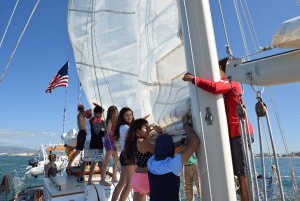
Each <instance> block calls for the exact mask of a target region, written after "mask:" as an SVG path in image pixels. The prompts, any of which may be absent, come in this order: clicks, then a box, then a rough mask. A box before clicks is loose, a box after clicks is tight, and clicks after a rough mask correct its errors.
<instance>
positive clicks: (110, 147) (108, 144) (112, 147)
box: [103, 134, 117, 151]
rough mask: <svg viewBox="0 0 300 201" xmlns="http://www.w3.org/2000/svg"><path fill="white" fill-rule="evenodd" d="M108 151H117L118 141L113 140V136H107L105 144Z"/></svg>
mask: <svg viewBox="0 0 300 201" xmlns="http://www.w3.org/2000/svg"><path fill="white" fill-rule="evenodd" d="M103 145H104V147H105V150H106V151H110V150H113V151H117V147H116V141H115V140H114V139H113V136H112V135H109V134H105V136H104V143H103Z"/></svg>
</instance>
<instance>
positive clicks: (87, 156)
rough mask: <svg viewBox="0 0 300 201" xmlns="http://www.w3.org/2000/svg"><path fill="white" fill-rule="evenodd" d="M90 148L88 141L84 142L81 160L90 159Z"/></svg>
mask: <svg viewBox="0 0 300 201" xmlns="http://www.w3.org/2000/svg"><path fill="white" fill-rule="evenodd" d="M91 160H92V158H91V150H90V142H85V143H84V150H83V161H91Z"/></svg>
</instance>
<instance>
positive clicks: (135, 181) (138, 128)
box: [123, 119, 162, 201]
mask: <svg viewBox="0 0 300 201" xmlns="http://www.w3.org/2000/svg"><path fill="white" fill-rule="evenodd" d="M153 128H154V129H155V130H156V132H157V133H159V134H161V133H162V129H161V128H160V127H159V126H154V127H153ZM150 131H151V129H150V126H149V125H148V122H147V120H145V119H137V120H135V121H134V122H133V123H132V125H131V127H130V129H129V131H128V134H127V137H126V140H125V149H124V152H123V155H124V158H125V160H128V161H130V160H132V159H133V158H135V161H136V166H137V168H136V169H135V173H134V175H133V177H132V179H131V187H132V189H133V191H134V197H133V200H134V201H136V200H146V195H148V196H149V193H150V187H149V179H148V168H147V162H148V160H149V158H150V157H151V156H153V154H154V147H155V145H154V144H151V143H150V142H149V141H148V139H149V133H150Z"/></svg>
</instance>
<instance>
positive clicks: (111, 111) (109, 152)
mask: <svg viewBox="0 0 300 201" xmlns="http://www.w3.org/2000/svg"><path fill="white" fill-rule="evenodd" d="M117 116H118V108H117V107H116V106H110V107H109V108H108V110H107V118H106V130H107V133H106V134H105V135H104V143H103V144H104V147H105V150H106V154H105V159H104V163H103V166H102V170H106V169H107V167H108V164H109V162H110V158H111V157H112V156H113V159H114V166H113V175H112V182H118V179H117V171H118V163H119V157H118V152H117V148H116V141H115V140H114V137H113V135H114V130H115V128H116V124H117ZM105 174H106V171H102V172H101V181H100V184H101V185H104V186H110V185H111V184H110V183H107V182H106V181H105Z"/></svg>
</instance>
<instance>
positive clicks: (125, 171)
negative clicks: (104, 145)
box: [112, 107, 135, 201]
mask: <svg viewBox="0 0 300 201" xmlns="http://www.w3.org/2000/svg"><path fill="white" fill-rule="evenodd" d="M133 121H134V117H133V112H132V110H131V109H130V108H128V107H124V108H122V109H121V111H120V113H119V117H118V122H117V125H116V128H115V130H114V138H115V140H116V141H119V140H120V143H121V148H122V152H121V154H120V164H121V174H120V181H119V183H118V185H117V186H116V188H115V190H114V192H113V196H112V201H116V200H117V199H118V197H119V194H120V192H121V190H122V189H123V187H124V186H125V187H124V189H123V191H122V193H121V197H120V201H125V200H126V199H127V197H128V195H129V193H130V190H131V185H130V182H131V178H132V175H133V174H134V169H135V164H134V160H133V161H128V162H127V161H125V160H124V156H123V150H124V145H125V138H126V136H127V133H128V131H129V127H130V125H131V123H132V122H133Z"/></svg>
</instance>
